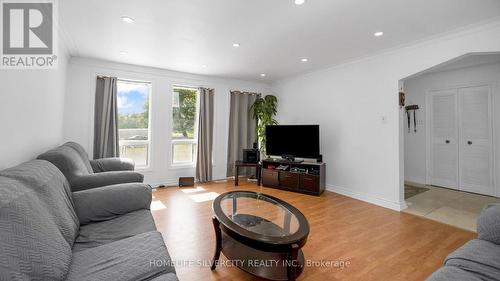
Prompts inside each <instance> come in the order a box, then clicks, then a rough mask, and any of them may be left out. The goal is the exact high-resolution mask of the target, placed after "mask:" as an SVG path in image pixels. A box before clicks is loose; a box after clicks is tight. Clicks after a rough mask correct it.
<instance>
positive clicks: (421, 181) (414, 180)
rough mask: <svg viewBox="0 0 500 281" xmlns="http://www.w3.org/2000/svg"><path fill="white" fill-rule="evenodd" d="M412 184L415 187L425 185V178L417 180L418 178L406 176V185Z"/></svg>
mask: <svg viewBox="0 0 500 281" xmlns="http://www.w3.org/2000/svg"><path fill="white" fill-rule="evenodd" d="M407 182H408V183H410V185H413V186H420V185H422V186H423V185H425V178H417V177H408V176H405V183H407Z"/></svg>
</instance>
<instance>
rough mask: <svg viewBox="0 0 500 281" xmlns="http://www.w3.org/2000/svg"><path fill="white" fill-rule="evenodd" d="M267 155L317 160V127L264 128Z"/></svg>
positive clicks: (287, 126)
mask: <svg viewBox="0 0 500 281" xmlns="http://www.w3.org/2000/svg"><path fill="white" fill-rule="evenodd" d="M266 152H267V155H272V156H282V155H284V154H287V155H293V156H294V157H299V158H317V157H318V156H319V154H320V152H319V125H270V126H266Z"/></svg>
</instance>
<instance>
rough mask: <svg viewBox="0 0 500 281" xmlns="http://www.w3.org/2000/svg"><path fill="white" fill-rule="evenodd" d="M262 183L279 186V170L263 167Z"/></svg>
mask: <svg viewBox="0 0 500 281" xmlns="http://www.w3.org/2000/svg"><path fill="white" fill-rule="evenodd" d="M262 185H269V186H279V185H280V182H279V177H278V171H274V170H269V169H263V170H262Z"/></svg>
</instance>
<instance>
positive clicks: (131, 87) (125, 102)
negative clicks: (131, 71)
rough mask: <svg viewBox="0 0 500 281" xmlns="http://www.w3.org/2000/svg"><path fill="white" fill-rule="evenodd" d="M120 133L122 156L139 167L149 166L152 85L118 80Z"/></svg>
mask: <svg viewBox="0 0 500 281" xmlns="http://www.w3.org/2000/svg"><path fill="white" fill-rule="evenodd" d="M117 87H118V88H117V103H118V133H119V136H120V156H121V157H126V158H132V159H133V160H134V162H135V164H136V166H138V167H146V166H148V165H149V147H150V140H149V98H150V91H151V84H150V83H145V82H135V81H128V80H118V83H117Z"/></svg>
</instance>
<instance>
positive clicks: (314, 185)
mask: <svg viewBox="0 0 500 281" xmlns="http://www.w3.org/2000/svg"><path fill="white" fill-rule="evenodd" d="M299 185H300V189H303V190H307V191H312V192H319V176H315V175H307V174H302V175H300V184H299Z"/></svg>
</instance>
